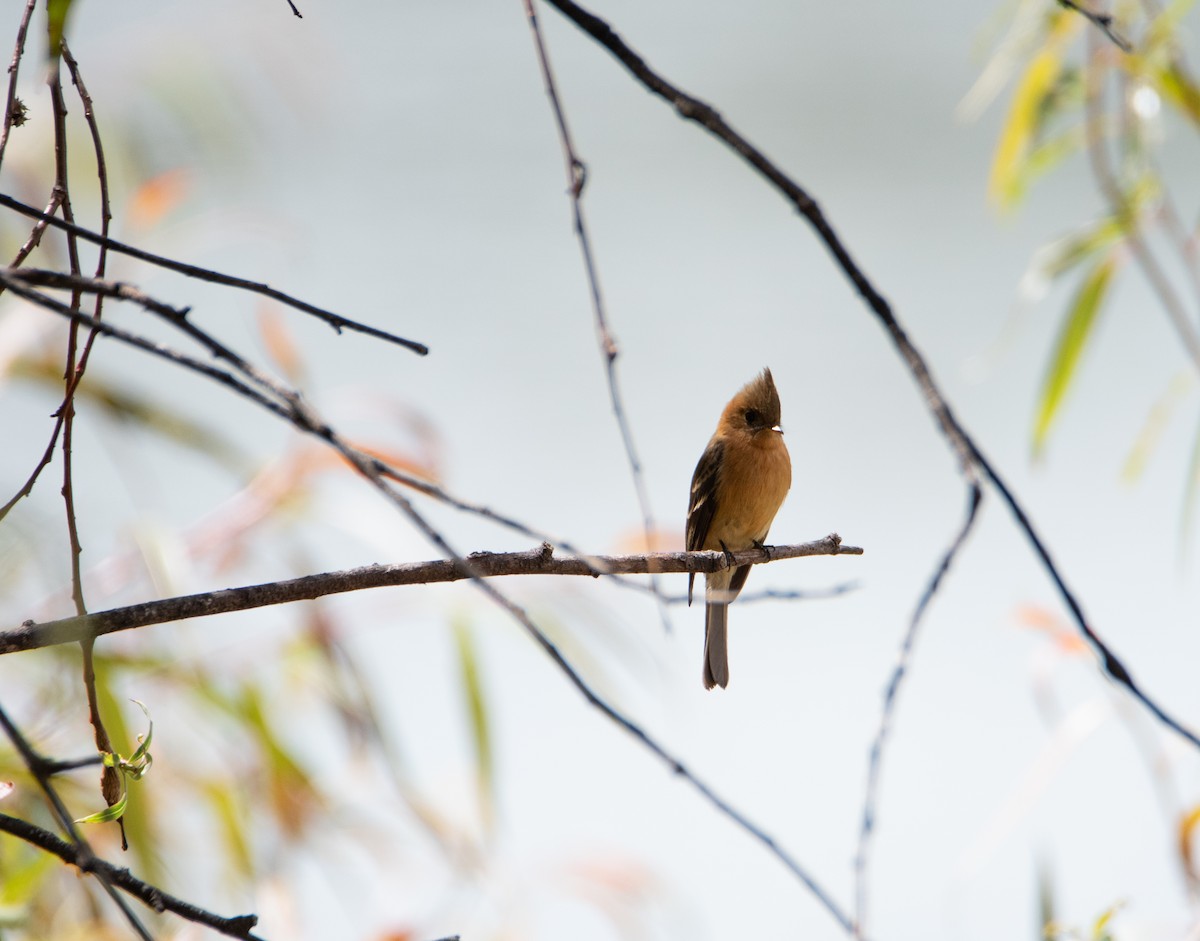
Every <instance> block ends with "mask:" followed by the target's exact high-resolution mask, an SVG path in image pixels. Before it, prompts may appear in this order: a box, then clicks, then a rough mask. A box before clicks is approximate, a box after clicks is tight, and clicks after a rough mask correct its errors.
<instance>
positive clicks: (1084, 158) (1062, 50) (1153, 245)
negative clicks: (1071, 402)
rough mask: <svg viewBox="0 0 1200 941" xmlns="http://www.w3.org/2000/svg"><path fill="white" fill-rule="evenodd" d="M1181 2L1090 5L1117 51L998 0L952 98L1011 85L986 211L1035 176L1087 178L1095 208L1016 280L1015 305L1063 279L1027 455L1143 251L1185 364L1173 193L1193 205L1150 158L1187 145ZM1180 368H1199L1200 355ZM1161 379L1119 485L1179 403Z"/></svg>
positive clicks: (1191, 108)
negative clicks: (975, 77) (1070, 287)
mask: <svg viewBox="0 0 1200 941" xmlns="http://www.w3.org/2000/svg"><path fill="white" fill-rule="evenodd" d="M1194 5H1195V0H1171V2H1168V3H1165V4H1159V3H1158V2H1156V0H1145V2H1140V3H1133V2H1117V3H1114V4H1112V5H1111V10H1109V9H1108V5H1107V4H1102V5H1100V7H1099V8H1097V12H1098V13H1108V12H1111V14H1112V17H1113V19H1112V28H1113V30H1114V31H1115V32H1116V33H1117V35H1119V36H1121V37H1124V38H1127V39H1128V40H1130V42H1131V45H1132V51H1131V52H1129V53H1126V52H1123V51H1122V50H1121V49H1120V48H1118V46H1117V45H1116V44H1115V43H1114V42H1112V41H1111V40H1110V39H1109V38H1108V37H1107V36H1106V35H1105V34H1104V32H1103V31H1102V30H1100V29H1099V28H1097V27H1096V26H1095V25H1094V24H1093V23H1091V22H1089V21H1088V20H1087V19H1086V18H1085V17H1083V16H1082V15H1080V14H1079V13H1077V12H1075V11H1072V10H1070V9H1067V8H1065V7H1062V6H1056V5H1054V4H1052V3H1045V2H1042V0H1019V2H1017V3H1015V4H1012V5H1010V6H1009V7H1008V8H1007V9H1008V11H1009V17H1008V20H1007V24H1006V28H1005V29H1004V30H1003V32H1002V34H1001V35H999V36H998V38H997V42H996V44H995V50H994V53H993V55H992V57H991V60H990V61H989V62H988V64H987V66H986V67H985V68H984V70H983V72H982V74H981V77H980V79H979V81H978V82H977V84H976V86H975V88H974V89H972V91H971V92H970V93H969V95H968V96H967V99H966V100H965V101H964V104H963V108H964V111H965V112H966V113H968V114H974V113H978V111H979V110H980V109H981V108H982V107H984V106H985V105H986V104H987V103H988V102H989V101H990V100H992V99H994V98H995V97H996V96H997V95H998V94H999V93H1000V92H1001V90H1002V89H1003V88H1004V87H1005V86H1006V85H1010V86H1011V89H1012V90H1011V92H1010V94H1009V100H1008V106H1007V112H1006V116H1005V119H1004V121H1003V125H1002V129H1001V132H1000V136H999V139H998V141H997V144H996V148H995V151H994V155H993V160H992V169H991V176H990V180H989V184H988V192H989V195H990V197H991V199H992V201H993V202H994V203H995V204H996V206H997V207H998V208H999V209H1001V210H1002V211H1005V212H1009V211H1013V210H1015V209H1017V208H1019V207H1020V206H1021V205H1022V204H1024V203H1025V202H1027V201H1029V200H1030V199H1032V198H1034V194H1035V193H1036V192H1037V188H1036V184H1037V183H1038V181H1040V180H1043V179H1044V178H1045V177H1046V176H1047V174H1049V173H1051V172H1057V173H1059V174H1062V175H1068V174H1079V173H1080V172H1081V171H1082V172H1084V173H1086V174H1088V175H1089V176H1090V177H1091V179H1092V180H1093V183H1094V185H1095V189H1096V191H1097V193H1098V195H1099V197H1100V200H1101V204H1102V208H1101V210H1100V212H1099V214H1098V216H1097V218H1096V219H1095V220H1093V221H1091V222H1085V223H1083V224H1082V225H1081V226H1080V228H1079V229H1078V230H1077V231H1076V232H1074V233H1072V234H1069V235H1067V236H1064V237H1063V238H1061V239H1059V240H1058V241H1056V242H1055V243H1053V244H1051V245H1049V246H1047V247H1046V248H1044V249H1042V250H1041V251H1039V252H1038V253H1037V254H1036V255H1035V256H1034V259H1033V261H1032V262H1031V264H1030V268H1029V271H1028V272H1027V273H1026V275H1025V277H1024V278H1023V279H1022V282H1021V295H1022V298H1021V299H1022V301H1023V302H1025V303H1033V302H1037V301H1040V300H1041V299H1042V298H1043V297H1044V296H1045V295H1046V294H1047V292H1048V291H1049V290H1050V289H1051V288H1052V287H1054V286H1055V285H1057V284H1059V283H1071V282H1073V283H1074V285H1075V287H1074V291H1073V292H1072V294H1071V298H1070V300H1069V301H1068V303H1067V307H1066V309H1065V310H1064V311H1063V312H1062V314H1061V315H1060V326H1059V332H1058V339H1057V341H1056V342H1055V343H1054V345H1053V347H1052V349H1051V350H1050V353H1049V356H1048V358H1047V362H1046V366H1045V372H1044V378H1043V380H1042V387H1041V391H1040V393H1039V395H1038V397H1037V403H1036V407H1035V415H1034V421H1033V428H1032V436H1031V438H1032V449H1033V454H1034V456H1035V457H1040V456H1042V455H1043V454H1044V453H1045V450H1046V448H1047V446H1048V444H1049V442H1050V440H1051V437H1052V432H1053V429H1054V428H1055V426H1056V424H1057V422H1058V420H1059V419H1060V418H1061V416H1062V412H1063V408H1064V405H1065V403H1066V402H1067V400H1068V397H1069V394H1070V393H1071V392H1072V390H1073V389H1074V388H1075V386H1076V385H1077V384H1078V380H1079V376H1080V373H1081V370H1082V367H1083V364H1084V363H1085V361H1086V359H1087V355H1088V352H1089V350H1090V349H1091V347H1092V341H1093V340H1094V339H1095V335H1096V332H1097V328H1098V326H1099V324H1100V323H1101V321H1102V316H1101V315H1102V314H1103V313H1104V310H1105V308H1106V306H1107V305H1108V303H1109V302H1110V300H1111V298H1112V296H1113V293H1114V291H1115V289H1116V287H1117V285H1118V282H1119V281H1120V280H1121V278H1122V277H1123V276H1124V275H1125V274H1126V272H1128V271H1129V270H1130V269H1134V270H1136V269H1138V268H1139V267H1141V268H1144V267H1145V265H1144V263H1143V258H1144V257H1146V256H1149V257H1150V258H1151V262H1150V263H1151V264H1154V265H1155V266H1156V267H1157V268H1158V269H1160V270H1161V271H1162V272H1163V273H1164V276H1163V277H1151V278H1150V279H1149V280H1150V283H1151V285H1152V287H1153V288H1154V290H1155V291H1156V292H1157V293H1158V300H1159V302H1160V305H1161V306H1163V307H1164V309H1170V307H1172V306H1174V307H1176V308H1178V309H1182V310H1185V311H1186V315H1185V316H1182V317H1180V318H1177V320H1178V321H1179V323H1177V325H1176V329H1177V330H1179V331H1181V346H1182V347H1183V348H1184V351H1185V354H1186V355H1188V356H1189V357H1190V358H1195V357H1194V356H1193V354H1192V352H1189V351H1188V347H1189V344H1190V342H1191V339H1193V338H1195V337H1197V335H1198V334H1200V230H1198V228H1197V225H1198V223H1197V222H1196V221H1195V220H1197V219H1198V218H1200V206H1197V205H1192V204H1183V203H1181V200H1183V199H1184V198H1185V195H1186V196H1187V197H1189V198H1191V199H1193V200H1194V199H1195V194H1194V188H1192V187H1191V186H1190V183H1191V180H1190V178H1181V179H1171V178H1170V177H1169V176H1168V175H1167V174H1166V173H1165V172H1164V169H1163V167H1164V166H1165V165H1166V163H1165V162H1164V161H1163V160H1161V159H1160V158H1161V157H1162V156H1163V155H1164V153H1165V151H1166V150H1167V149H1168V148H1171V147H1174V148H1179V147H1181V146H1188V145H1191V144H1194V143H1195V142H1196V140H1197V137H1198V132H1200V83H1198V82H1197V79H1196V76H1195V75H1194V74H1193V73H1192V71H1191V69H1190V67H1189V64H1188V56H1187V53H1188V50H1187V49H1186V47H1185V43H1186V41H1187V40H1188V38H1189V37H1190V36H1191V35H1192V34H1193V33H1194V32H1195V19H1194V16H1192V15H1191V14H1193V8H1194ZM1091 8H1092V7H1090V6H1089V7H1088V9H1091ZM1135 262H1136V263H1135ZM1132 313H1133V312H1130V314H1132ZM1127 315H1128V314H1127ZM1184 332H1186V334H1187V335H1188V337H1189V339H1188V340H1184V339H1182V335H1183V333H1184ZM1196 349H1200V344H1197V345H1196V346H1194V347H1192V350H1196ZM1192 369H1193V371H1195V370H1200V362H1193V363H1192ZM1163 382H1164V385H1169V386H1170V388H1171V389H1173V390H1175V391H1174V392H1172V393H1171V394H1170V395H1164V396H1163V397H1161V398H1160V399H1159V402H1158V404H1156V406H1155V409H1154V410H1153V412H1152V414H1151V415H1150V416H1149V417H1148V418H1147V421H1146V426H1147V427H1146V429H1145V431H1143V433H1142V434H1140V435H1139V436H1138V438H1137V440H1136V442H1134V444H1133V449H1132V451H1131V453H1130V456H1129V459H1128V460H1127V462H1126V467H1125V475H1126V477H1127V478H1129V479H1132V478H1134V477H1136V476H1137V475H1138V474H1139V473H1140V472H1141V470H1142V468H1144V467H1145V465H1146V461H1147V457H1148V453H1149V451H1150V450H1151V449H1152V448H1153V447H1154V446H1155V445H1156V444H1157V443H1158V441H1159V440H1161V429H1162V426H1163V424H1164V423H1165V420H1166V418H1167V417H1168V416H1167V414H1166V410H1168V409H1170V408H1172V407H1173V406H1174V405H1175V404H1176V403H1177V402H1178V401H1179V398H1180V396H1179V392H1178V381H1177V379H1175V378H1173V377H1172V376H1171V375H1164V376H1163ZM1197 440H1198V445H1200V437H1198V439H1197ZM1198 474H1200V464H1197V462H1193V467H1192V468H1191V469H1190V470H1189V472H1188V476H1187V478H1186V486H1185V501H1186V502H1187V503H1188V504H1190V503H1191V502H1192V500H1193V499H1194V494H1195V488H1196V484H1197V480H1198V479H1200V478H1198V476H1197V475H1198Z"/></svg>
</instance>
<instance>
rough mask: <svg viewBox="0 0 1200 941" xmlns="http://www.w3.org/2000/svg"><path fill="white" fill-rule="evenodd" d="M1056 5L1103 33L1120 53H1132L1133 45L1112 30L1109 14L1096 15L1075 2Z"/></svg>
mask: <svg viewBox="0 0 1200 941" xmlns="http://www.w3.org/2000/svg"><path fill="white" fill-rule="evenodd" d="M1058 3H1059V5H1060V6H1062V7H1064V8H1066V9H1068V10H1074V11H1075V12H1076V13H1078V14H1079V15H1080V16H1082V17H1083V18H1084V19H1086V20H1087V21H1088V22H1090V23H1091V24H1092V25H1093V26H1095V27H1096V28H1097V29H1098V30H1100V31H1101V32H1102V33H1104V35H1105V36H1107V37H1108V38H1109V39H1110V40H1111V41H1112V44H1113V45H1114V46H1116V47H1117V48H1118V49H1120V50H1121V51H1122V52H1126V53H1128V52H1133V43H1131V42H1130V41H1129V40H1128V39H1126V38H1125V37H1124V36H1122V35H1121V34H1120V33H1118V32H1117V31H1116V30H1115V29H1113V18H1112V15H1111V14H1109V13H1096V12H1095V11H1093V10H1089V9H1088V8H1087V7H1085V6H1082V5H1081V4H1079V3H1076V2H1075V0H1058Z"/></svg>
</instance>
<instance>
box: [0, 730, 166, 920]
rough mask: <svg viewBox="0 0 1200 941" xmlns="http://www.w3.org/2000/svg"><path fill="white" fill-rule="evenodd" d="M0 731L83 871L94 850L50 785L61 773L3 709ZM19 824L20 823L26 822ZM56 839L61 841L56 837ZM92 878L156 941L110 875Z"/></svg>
mask: <svg viewBox="0 0 1200 941" xmlns="http://www.w3.org/2000/svg"><path fill="white" fill-rule="evenodd" d="M0 727H3V729H4V732H5V734H6V735H7V736H8V739H9V741H10V742H12V744H13V747H14V748H15V749H16V750H17V754H18V755H20V756H21V761H22V762H23V763H24V765H25V767H26V768H28V769H29V773H30V774H31V775H33V778H34V780H35V781H37V784H38V787H39V788H41V791H42V793H43V794H44V795H45V796H46V801H47V803H49V805H50V810H51V812H52V813H53V814H54V818H55V820H57V821H58V825H59V826H60V827H61V828H62V831H63V832H64V833H65V834H67V836H69V837H70V838H71V842H70V843H64V844H63V845H64V846H66V847H67V850H68V851H69V852H71V853H72V855H73V856H74V858H75V860H77V862H76V865H77V866H79V868H80V869H84V867H85V865H86V864H87V863H89V862H90V861H92V860H95V858H96V855H95V853H93V852H92V848H91V846H90V845H89V844H88V842H87V840H85V839H84V838H83V837H82V836H81V835H80V833H79V831H78V830H77V829H76V828H75V821H74V819H73V818H72V817H71V815H70V814H69V813H67V808H66V805H65V804H64V803H63V801H62V798H61V797H59V794H58V791H57V790H55V788H54V785H53V783H52V782H51V778H52V777H53V776H54V774H56V773H57V771H58V765H57V763H56V762H54V761H51V760H50V759H48V758H45V757H43V756H42V755H40V754H38V752H36V751H35V750H34V748H33V746H32V745H30V744H29V742H28V741H27V740H26V738H25V736H24V735H22V734H21V731H20V729H18V728H17V727H16V725H15V724H13V721H12V720H11V719H10V718H9V717H8V713H7V712H5V711H4V709H3V708H0ZM6 819H8V820H12V819H14V818H11V817H8V818H6ZM17 822H18V823H21V822H23V821H17ZM50 836H53V834H50ZM54 839H58V838H57V837H54ZM60 842H61V841H60ZM93 874H94V875H95V876H96V879H97V881H98V882H99V883H100V885H101V886H102V887H103V889H104V891H105V893H106V894H107V895H108V897H109V898H110V899H112V901H113V904H114V905H116V906H117V908H118V909H119V910H120V911H121V914H122V915H124V916H125V920H126V921H128V922H129V925H130V927H131V928H133V930H134V931H135V932H137V935H138V937H140V938H142V939H143V941H153V939H152V938H151V936H150V932H149V931H147V930H146V926H145V925H143V924H142V921H141V919H140V918H138V917H137V915H136V914H135V913H134V911H133V909H131V908H130V907H129V903H128V902H126V901H125V898H124V897H123V896H122V895H120V894H119V893H118V892H117V890H116V889H115V888H114V887H113V883H112V881H111V880H110V879H109V877H108V873H107V872H106V871H104V870H93Z"/></svg>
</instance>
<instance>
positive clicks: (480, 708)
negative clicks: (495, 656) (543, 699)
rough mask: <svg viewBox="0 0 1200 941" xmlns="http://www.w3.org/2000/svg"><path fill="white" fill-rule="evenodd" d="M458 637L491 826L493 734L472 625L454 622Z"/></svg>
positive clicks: (482, 803)
mask: <svg viewBox="0 0 1200 941" xmlns="http://www.w3.org/2000/svg"><path fill="white" fill-rule="evenodd" d="M454 639H455V641H456V643H457V647H458V663H459V670H460V673H461V676H462V685H463V697H464V698H465V699H466V706H467V716H468V718H469V720H470V723H471V740H472V742H473V744H474V746H475V772H476V775H477V777H478V782H479V807H480V813H481V817H482V820H483V822H484V825H485V826H486V827H487V828H488V829H490V828H491V824H492V817H493V809H494V806H495V783H496V782H495V775H494V773H493V769H494V766H493V763H492V734H491V725H490V723H489V722H488V709H487V702H486V697H485V696H484V692H483V684H482V682H481V681H480V676H479V658H478V657H477V655H476V650H475V642H474V639H473V637H472V635H471V630H470V628H469V627H468V626H467V625H466V624H465V623H463V622H462V621H460V620H456V621H455V622H454Z"/></svg>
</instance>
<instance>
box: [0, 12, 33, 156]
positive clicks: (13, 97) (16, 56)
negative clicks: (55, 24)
mask: <svg viewBox="0 0 1200 941" xmlns="http://www.w3.org/2000/svg"><path fill="white" fill-rule="evenodd" d="M35 6H37V0H25V12H24V13H23V14H22V15H21V25H20V26H18V27H17V42H16V45H15V46H14V47H13V54H12V59H11V60H10V61H9V63H8V94H7V95H6V96H5V101H4V126H3V128H0V163H3V162H4V148H5V147H6V146H7V145H8V135H9V132H10V131H11V130H12V127H13V120H14V119H15V118H16V115H17V111H16V103H17V75H18V74H19V72H20V68H21V57H22V56H23V55H24V54H25V37H26V35H28V33H29V20H30V18H31V17H32V16H33V8H34V7H35Z"/></svg>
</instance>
